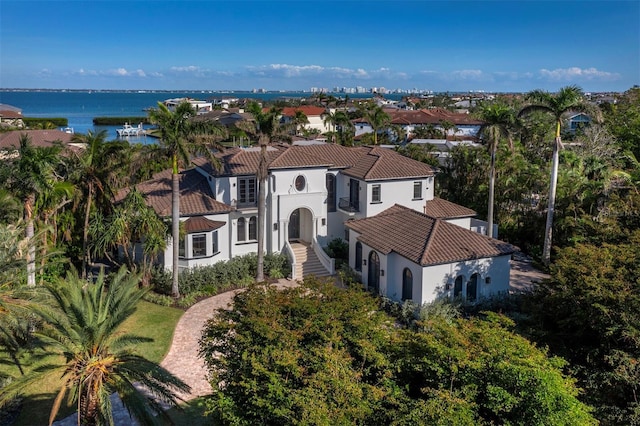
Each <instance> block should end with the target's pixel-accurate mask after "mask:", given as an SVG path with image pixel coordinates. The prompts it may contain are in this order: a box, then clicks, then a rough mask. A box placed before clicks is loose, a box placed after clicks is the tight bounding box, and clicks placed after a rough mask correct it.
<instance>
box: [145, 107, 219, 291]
mask: <svg viewBox="0 0 640 426" xmlns="http://www.w3.org/2000/svg"><path fill="white" fill-rule="evenodd" d="M195 115H196V111H195V110H194V108H193V107H192V106H191V104H190V103H189V102H183V103H181V104H180V105H178V106H177V107H176V109H175V111H171V110H169V108H167V106H166V105H164V104H163V103H162V102H158V108H153V109H151V110H150V111H149V118H150V120H151V122H152V123H153V124H156V125H157V126H158V128H159V133H160V145H161V148H162V152H163V153H164V155H165V156H166V157H169V158H170V159H171V171H172V174H171V178H172V181H171V184H172V188H171V189H172V194H171V237H172V246H173V247H172V248H173V256H172V273H173V278H172V284H171V294H172V295H173V297H175V298H178V297H180V289H179V287H178V246H179V244H178V241H179V239H180V165H181V164H182V165H184V166H187V165H188V164H189V162H190V160H191V156H192V155H194V154H204V155H206V156H207V157H208V159H209V160H210V161H211V163H212V165H213V166H214V167H219V166H220V162H219V161H218V159H217V158H216V157H215V156H214V155H213V153H212V151H211V149H212V148H215V149H219V150H220V149H222V147H221V146H220V145H219V144H217V141H218V139H219V138H220V137H221V136H222V135H224V134H225V133H226V132H225V130H224V128H222V127H221V126H220V125H218V124H215V123H211V122H208V121H194V120H192V118H193V117H195Z"/></svg>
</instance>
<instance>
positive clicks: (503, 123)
mask: <svg viewBox="0 0 640 426" xmlns="http://www.w3.org/2000/svg"><path fill="white" fill-rule="evenodd" d="M479 115H480V119H481V120H482V121H483V124H482V125H481V126H480V129H479V131H478V134H479V135H481V136H482V137H483V138H485V140H486V142H487V147H488V148H489V154H490V156H491V163H490V166H489V204H488V206H487V222H488V224H487V235H488V236H489V237H492V236H493V208H494V204H495V184H496V151H497V150H498V144H499V143H500V139H502V138H503V137H504V138H507V140H508V141H509V147H510V148H512V149H513V141H512V140H511V130H512V128H513V126H514V123H515V117H514V112H513V110H512V109H511V108H509V107H508V106H507V105H504V104H500V103H494V104H490V105H482V106H481V107H480V113H479Z"/></svg>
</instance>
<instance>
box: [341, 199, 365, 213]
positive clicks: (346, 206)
mask: <svg viewBox="0 0 640 426" xmlns="http://www.w3.org/2000/svg"><path fill="white" fill-rule="evenodd" d="M338 208H339V209H340V210H343V211H345V212H349V213H357V212H359V211H360V203H359V202H358V201H355V200H351V199H350V198H349V197H346V198H340V200H339V202H338Z"/></svg>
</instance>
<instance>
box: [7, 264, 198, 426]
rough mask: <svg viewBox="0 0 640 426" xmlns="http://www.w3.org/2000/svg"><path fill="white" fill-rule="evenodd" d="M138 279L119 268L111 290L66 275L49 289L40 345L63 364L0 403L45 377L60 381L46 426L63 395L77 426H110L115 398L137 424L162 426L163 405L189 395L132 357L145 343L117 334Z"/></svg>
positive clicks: (10, 389)
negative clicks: (70, 403)
mask: <svg viewBox="0 0 640 426" xmlns="http://www.w3.org/2000/svg"><path fill="white" fill-rule="evenodd" d="M139 279H140V277H139V276H138V275H134V274H130V273H128V271H127V270H126V269H125V268H121V269H120V270H119V271H118V272H117V273H116V275H115V276H114V277H113V279H112V281H111V282H110V283H107V282H106V281H105V276H104V274H103V273H101V274H100V276H99V277H98V279H97V281H96V283H95V284H90V283H87V281H86V280H83V279H82V278H80V277H79V276H78V274H77V273H76V272H71V273H69V274H68V276H67V278H66V280H60V282H58V283H55V284H46V285H45V286H46V290H47V293H48V294H47V295H48V299H49V300H48V301H47V302H46V303H45V302H43V303H42V305H41V306H36V307H35V308H34V312H35V313H36V314H37V315H38V317H39V318H41V319H42V320H43V321H44V326H43V328H42V331H40V332H38V337H40V338H41V339H42V340H43V342H44V343H45V344H47V345H48V347H49V349H50V351H51V352H52V353H58V354H60V355H61V362H60V363H59V364H47V365H43V366H41V367H39V368H38V369H36V370H35V371H34V373H33V374H29V375H27V376H26V377H24V378H21V379H19V380H17V381H15V382H13V383H12V384H11V385H9V386H7V387H5V388H3V389H2V391H0V402H2V401H4V400H6V399H8V398H10V397H13V396H15V395H16V394H17V393H18V392H19V391H20V390H22V389H24V387H25V386H28V385H29V384H32V383H34V382H35V381H37V380H41V379H43V376H44V375H47V376H51V377H56V378H58V379H61V380H62V383H61V386H60V390H59V392H58V394H57V396H56V398H55V401H54V404H53V407H52V409H51V414H50V417H49V424H52V423H53V421H54V419H55V417H56V415H57V413H58V410H59V408H60V406H61V404H62V401H63V399H64V397H65V395H66V394H67V392H69V393H70V397H71V400H72V401H73V402H74V403H75V404H77V407H78V424H94V425H95V424H101V425H105V424H106V425H113V418H112V414H111V401H110V399H109V396H110V395H111V394H112V393H113V392H116V393H117V394H118V395H119V396H120V399H121V400H122V402H123V403H124V405H125V406H126V407H127V409H128V411H129V413H130V415H132V416H133V417H134V418H136V419H137V420H138V421H139V422H140V423H141V424H160V419H159V418H158V417H157V415H158V414H160V415H161V416H164V419H166V418H167V416H166V415H164V410H163V408H162V404H165V403H168V404H170V405H177V400H178V397H177V396H176V392H178V391H180V392H188V391H189V390H190V388H189V386H188V385H187V384H185V383H184V382H182V381H181V380H180V379H178V378H177V377H175V376H173V375H172V374H171V373H170V372H168V371H167V370H165V369H164V368H162V367H160V366H159V365H158V364H156V363H154V362H151V361H149V360H147V359H146V358H144V357H143V356H140V355H137V354H135V353H134V352H133V349H134V347H135V345H136V344H138V343H140V342H144V341H149V339H146V338H142V337H139V336H135V335H131V334H123V333H121V332H119V331H118V327H119V326H120V325H121V324H122V323H123V322H124V321H125V320H126V319H127V318H128V317H130V316H131V314H133V313H134V312H135V310H136V305H137V304H138V302H139V301H140V299H141V298H142V296H143V295H144V291H142V290H140V289H139V288H138V282H139Z"/></svg>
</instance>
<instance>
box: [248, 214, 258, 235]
mask: <svg viewBox="0 0 640 426" xmlns="http://www.w3.org/2000/svg"><path fill="white" fill-rule="evenodd" d="M257 239H258V219H257V218H256V217H255V216H251V218H250V219H249V240H252V241H254V240H257Z"/></svg>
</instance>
